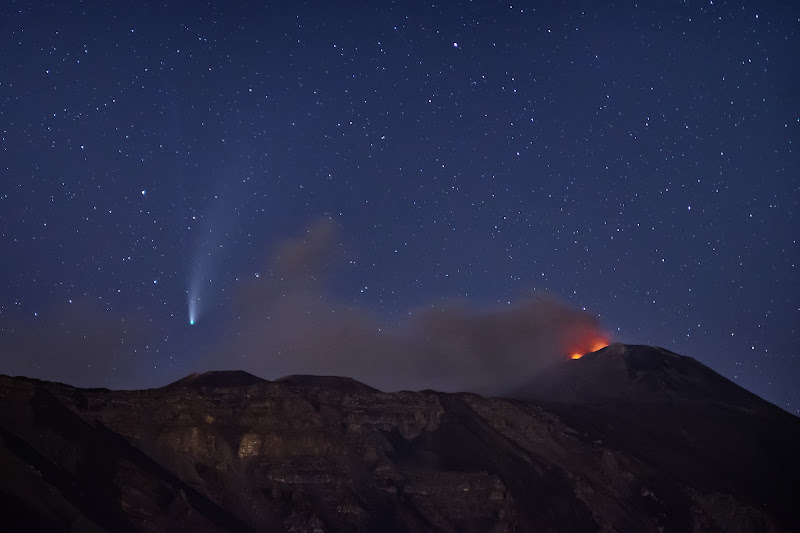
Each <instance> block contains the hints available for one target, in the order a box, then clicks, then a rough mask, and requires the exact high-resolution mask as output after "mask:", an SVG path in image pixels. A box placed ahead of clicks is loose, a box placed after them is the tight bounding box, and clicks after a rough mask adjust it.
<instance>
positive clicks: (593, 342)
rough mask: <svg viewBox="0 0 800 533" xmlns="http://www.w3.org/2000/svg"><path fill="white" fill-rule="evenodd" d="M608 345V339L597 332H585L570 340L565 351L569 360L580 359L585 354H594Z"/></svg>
mask: <svg viewBox="0 0 800 533" xmlns="http://www.w3.org/2000/svg"><path fill="white" fill-rule="evenodd" d="M608 344H609V339H608V337H606V336H605V335H604V334H602V333H600V332H599V331H595V330H592V331H587V332H584V334H583V335H578V337H577V338H576V339H574V340H572V341H571V342H570V343H569V344H568V346H567V350H565V351H566V352H567V353H568V354H569V356H570V358H571V359H580V358H581V357H583V356H584V355H586V354H587V353H591V352H596V351H597V350H600V349H603V348H605V347H606V346H608Z"/></svg>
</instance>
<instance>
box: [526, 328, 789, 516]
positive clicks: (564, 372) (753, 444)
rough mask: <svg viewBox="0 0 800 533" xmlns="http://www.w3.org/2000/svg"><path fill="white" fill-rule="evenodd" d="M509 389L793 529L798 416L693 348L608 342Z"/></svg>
mask: <svg viewBox="0 0 800 533" xmlns="http://www.w3.org/2000/svg"><path fill="white" fill-rule="evenodd" d="M512 396H514V397H515V398H520V399H527V400H531V401H535V402H536V403H537V404H539V405H541V406H543V407H544V408H545V409H547V410H548V411H550V412H553V413H555V414H557V415H558V416H559V417H561V418H562V419H563V420H564V421H565V422H566V423H567V424H569V425H570V426H571V427H573V428H575V429H576V430H578V431H580V432H582V433H583V434H584V435H585V436H586V437H587V438H590V439H592V440H594V441H597V442H602V443H603V444H604V445H605V446H609V447H611V448H613V449H616V450H622V451H625V452H627V453H630V454H632V455H634V456H636V457H638V458H639V459H642V460H643V461H645V462H647V463H649V464H651V465H654V466H656V467H658V468H659V469H661V470H662V471H665V472H668V473H670V474H672V475H673V476H675V477H676V478H678V479H681V480H685V481H686V482H687V483H688V484H689V485H690V486H693V487H695V488H697V489H699V490H701V491H705V492H714V493H724V494H731V495H733V496H735V497H737V498H739V499H741V500H742V501H745V502H750V504H751V505H753V506H756V507H758V508H760V509H763V510H765V511H766V512H768V513H769V514H771V515H773V516H776V517H779V518H780V520H781V522H782V523H784V524H786V525H788V526H790V528H791V529H792V530H800V520H798V517H797V502H800V486H798V484H797V479H798V475H800V455H798V449H800V448H798V444H799V443H800V419H798V418H797V417H795V416H793V415H791V414H789V413H787V412H785V411H783V410H782V409H780V408H778V407H776V406H775V405H773V404H771V403H769V402H766V401H765V400H763V399H761V398H759V397H758V396H756V395H755V394H752V393H751V392H749V391H747V390H745V389H743V388H742V387H740V386H738V385H736V384H735V383H733V382H732V381H730V380H728V379H727V378H725V377H723V376H721V375H719V374H718V373H716V372H714V371H713V370H711V369H710V368H708V367H706V366H705V365H703V364H701V363H699V362H698V361H696V360H695V359H693V358H691V357H686V356H682V355H678V354H675V353H672V352H670V351H668V350H665V349H663V348H654V347H650V346H627V345H624V344H612V345H611V346H608V347H606V348H603V349H602V350H598V351H597V352H594V353H590V354H587V355H585V356H583V357H581V358H580V359H577V360H570V361H565V362H564V363H563V364H560V365H556V366H554V367H551V368H550V369H548V370H547V371H546V372H543V373H541V374H540V375H538V376H537V377H536V378H535V379H534V380H533V381H532V382H531V383H530V384H528V385H527V386H526V387H523V388H522V389H520V390H517V391H515V392H514V393H513V394H512Z"/></svg>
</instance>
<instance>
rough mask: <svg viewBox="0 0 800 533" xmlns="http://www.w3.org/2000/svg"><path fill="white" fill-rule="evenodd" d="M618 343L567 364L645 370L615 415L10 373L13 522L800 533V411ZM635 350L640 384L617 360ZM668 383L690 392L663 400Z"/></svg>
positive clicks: (349, 383) (5, 462) (232, 375)
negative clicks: (701, 383) (703, 391)
mask: <svg viewBox="0 0 800 533" xmlns="http://www.w3.org/2000/svg"><path fill="white" fill-rule="evenodd" d="M609 348H611V349H610V350H607V351H606V352H604V353H603V354H600V355H597V354H598V353H599V352H598V353H595V354H588V355H586V356H584V358H587V359H586V360H585V361H583V362H581V361H582V359H583V358H582V359H581V360H576V361H569V362H568V365H569V366H565V367H563V368H567V369H571V370H574V369H582V368H590V369H592V370H597V368H594V367H593V366H592V365H594V366H597V365H598V364H603V365H605V366H607V367H609V368H610V370H608V369H606V370H607V373H609V374H610V375H612V376H615V379H619V380H622V379H623V378H624V376H627V377H626V378H624V379H627V380H629V381H630V382H631V383H633V385H632V386H631V387H628V388H623V389H620V390H618V391H617V396H618V397H617V398H616V400H617V401H615V402H613V403H603V402H600V403H597V402H595V401H594V400H593V399H592V397H591V395H589V392H590V391H583V392H581V391H578V392H579V393H580V394H578V395H577V396H576V397H577V398H581V399H582V403H572V404H570V403H565V402H558V401H555V400H558V398H557V397H554V398H550V399H549V400H547V399H538V400H525V399H503V398H492V397H483V396H480V395H477V394H472V393H457V394H452V393H441V392H436V391H421V392H411V391H400V392H392V393H386V392H382V391H379V390H376V389H373V388H371V387H369V386H368V385H365V384H362V383H360V382H358V381H355V380H352V379H350V378H340V377H332V376H303V375H299V376H286V377H284V378H281V379H278V380H275V381H269V380H264V379H261V378H259V377H257V376H253V375H252V374H248V373H246V372H241V371H222V372H207V373H202V374H191V375H189V376H187V377H185V378H182V379H180V380H178V381H176V382H173V383H171V384H168V385H166V386H164V387H161V388H158V389H147V390H140V391H109V390H106V389H77V388H74V387H70V386H68V385H61V384H57V383H50V382H42V381H38V380H32V379H29V378H11V377H7V376H0V468H2V469H3V471H5V472H10V473H11V474H12V475H9V476H4V477H2V479H0V512H3V513H4V516H6V517H8V518H7V519H6V522H5V524H7V525H9V527H8V528H7V530H9V531H22V530H26V529H30V527H31V526H32V525H34V524H35V525H36V526H37V527H40V528H44V529H48V530H51V531H68V530H70V529H75V528H77V529H81V530H93V531H112V530H113V531H144V530H147V531H169V530H175V529H181V528H183V529H187V528H188V529H191V530H196V531H240V530H254V531H255V530H269V531H454V530H462V531H496V532H498V533H499V532H501V531H505V532H508V531H528V530H540V529H544V530H548V529H549V530H553V531H592V530H603V531H684V530H695V531H709V532H711V531H790V530H797V529H798V527H800V523H798V520H797V518H796V517H795V516H793V509H794V503H795V502H796V501H797V498H798V496H799V495H798V493H797V492H798V491H797V489H796V488H793V480H796V479H797V474H798V473H800V471H799V470H800V469H799V468H798V465H797V463H796V461H795V460H794V459H793V458H792V457H791V456H787V454H788V453H789V452H792V453H793V448H792V446H791V443H792V442H796V441H793V440H792V439H793V438H794V436H795V435H800V419H797V418H796V417H792V416H791V415H790V414H788V413H787V417H783V416H772V415H770V414H769V413H771V411H767V415H765V414H764V412H763V411H762V410H760V409H754V410H751V411H743V410H741V409H738V408H731V405H733V406H736V405H737V401H733V400H736V398H733V399H732V398H726V399H725V401H723V402H715V401H709V400H708V399H706V400H703V399H702V398H703V397H702V396H698V394H696V391H695V392H692V393H691V394H688V395H687V397H688V398H690V400H689V402H688V403H687V402H684V401H682V400H680V395H676V394H674V392H675V391H674V390H673V389H674V388H675V387H678V389H679V390H680V388H681V387H683V386H691V387H694V386H695V385H696V383H695V382H694V381H692V379H695V378H697V379H699V378H698V376H699V377H703V376H705V378H704V379H707V380H710V383H711V384H712V386H710V387H709V391H710V393H713V392H714V391H718V390H720V386H717V385H715V383H717V378H716V377H714V376H713V375H710V374H707V373H706V371H705V370H703V368H707V367H702V368H701V366H702V365H701V366H697V365H700V363H697V362H696V361H694V360H692V359H691V358H686V357H685V356H679V355H677V354H671V352H667V351H663V350H661V349H655V348H649V347H632V348H630V349H628V347H625V346H623V347H619V346H616V347H615V346H613V345H612V347H609ZM620 350H622V351H623V352H624V351H625V350H628V351H627V352H625V353H619V354H617V352H618V351H620ZM631 350H632V351H631ZM660 350H661V351H660ZM600 352H602V350H601V351H600ZM633 352H636V353H639V352H641V353H639V355H636V354H634V355H633V356H632V355H631V354H633ZM615 354H617V355H615ZM626 354H627V356H632V357H633V361H634V362H633V366H634V367H635V368H634V370H635V372H633V373H632V374H631V375H629V374H628V370H629V369H628V365H627V363H626V364H625V365H624V366H619V365H617V364H616V363H618V362H619V361H618V360H617V359H619V358H617V359H614V358H615V357H617V356H620V357H624V356H626ZM604 355H606V356H610V357H604ZM637 357H640V358H641V357H643V358H644V360H643V361H639V360H637V359H636V358H637ZM665 358H666V359H665ZM676 358H677V359H676ZM664 360H666V361H667V362H671V363H672V364H667V365H664ZM693 361H694V362H693ZM641 363H647V364H644V365H642V364H641ZM683 364H687V365H689V366H688V367H687V368H683V366H680V365H683ZM615 365H616V366H615ZM637 365H638V366H637ZM676 365H678V366H677V367H676ZM664 372H666V373H664ZM712 372H713V371H712ZM565 375H568V374H565ZM652 376H655V377H653V378H652V379H650V378H651V377H652ZM676 376H677V377H678V378H681V376H683V377H686V376H688V377H689V378H692V379H688V378H687V379H684V380H681V379H677V378H676ZM562 377H563V376H562ZM719 377H720V379H724V378H722V377H721V376H719ZM642 378H646V379H644V380H643V379H642ZM662 378H663V379H662ZM670 380H671V381H670ZM687 380H688V381H687ZM576 383H577V384H578V385H580V386H585V387H588V388H592V387H594V386H595V385H597V382H596V381H592V380H588V379H587V380H585V381H580V380H579V381H578V382H576ZM615 383H616V382H615ZM617 384H618V383H617ZM665 384H666V385H669V387H666V390H667V392H670V394H671V395H666V396H663V395H661V396H660V394H661V393H662V392H664V390H665V389H664V386H665ZM687 384H688V385H687ZM576 387H577V386H576ZM637 387H638V388H637ZM670 387H672V388H670ZM691 387H690V389H691ZM578 388H579V387H578ZM642 390H645V391H647V390H653V391H655V394H656V397H657V398H658V399H659V401H643V400H642V399H641V397H642V394H643V392H642ZM691 390H694V389H691ZM731 390H732V391H735V390H736V389H731ZM626 391H627V392H626ZM623 393H626V394H627V393H630V394H632V396H630V397H627V400H626V397H624V396H623V397H619V395H621V394H623ZM725 394H728V393H727V392H726V393H725ZM625 401H627V402H628V404H627V407H626V408H625V409H622V410H620V405H625ZM741 401H744V402H745V403H746V402H747V401H749V400H741ZM686 405H691V406H692V408H691V409H688V410H686V409H684V407H685V406H686ZM769 405H771V404H769ZM773 407H774V406H773ZM775 409H778V408H777V407H775ZM656 420H658V421H659V422H660V423H662V424H663V426H664V428H665V431H666V434H664V432H663V431H662V432H661V433H659V428H658V425H655V426H654V425H653V423H652V422H653V421H656ZM708 429H710V430H711V431H710V433H709V431H707V430H708ZM715 431H720V432H721V433H720V434H719V435H717V434H715V433H714V432H715ZM776 436H777V438H783V439H785V440H786V442H785V443H784V444H783V445H781V444H780V443H778V444H776V443H775V442H774V438H776ZM793 461H795V462H793Z"/></svg>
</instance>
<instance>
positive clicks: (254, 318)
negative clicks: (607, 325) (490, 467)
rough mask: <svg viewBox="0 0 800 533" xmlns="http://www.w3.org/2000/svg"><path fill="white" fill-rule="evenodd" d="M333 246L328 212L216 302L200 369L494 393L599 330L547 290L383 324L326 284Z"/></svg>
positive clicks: (429, 309) (441, 307)
mask: <svg viewBox="0 0 800 533" xmlns="http://www.w3.org/2000/svg"><path fill="white" fill-rule="evenodd" d="M339 250H340V244H339V234H338V231H337V228H336V226H335V224H334V223H332V222H331V221H330V220H328V219H323V220H320V221H318V222H317V223H315V224H314V225H313V226H312V227H311V228H310V229H309V230H308V231H307V232H306V234H305V235H304V236H303V237H302V238H299V239H293V240H289V241H288V242H286V243H284V244H283V245H282V246H280V247H279V248H278V250H277V252H276V253H275V255H274V257H273V259H272V269H271V271H272V273H273V275H272V277H271V279H265V278H258V279H254V280H253V281H251V282H248V283H247V284H245V286H244V287H242V288H241V289H240V290H239V292H238V294H237V295H236V297H235V298H233V299H232V302H231V303H230V304H229V307H228V308H227V309H224V310H222V311H221V313H220V316H223V317H227V319H226V320H228V322H227V326H226V328H225V329H226V331H227V333H226V334H225V335H224V338H223V339H222V340H221V342H220V344H219V345H217V346H216V347H215V348H214V349H213V351H212V353H211V355H210V356H209V357H208V359H207V360H206V366H207V368H208V369H223V368H225V369H243V370H246V371H248V372H251V373H253V374H256V375H258V376H261V377H264V378H267V379H275V378H278V377H281V376H284V375H288V374H317V375H340V376H349V377H352V378H355V379H357V380H359V381H363V382H365V383H367V384H369V385H372V386H374V387H377V388H379V389H382V390H399V389H412V390H420V389H425V388H433V389H437V390H443V391H473V392H479V393H501V392H503V391H506V390H509V389H510V388H513V387H515V386H518V385H520V384H522V383H524V382H526V381H528V380H529V379H530V378H531V377H532V376H533V375H534V374H535V373H537V372H538V371H539V370H541V369H542V368H544V367H546V366H548V365H550V364H552V363H554V362H556V361H560V360H563V359H565V358H566V357H568V355H567V354H569V353H570V351H571V350H573V349H574V347H575V343H576V339H585V338H586V336H587V334H593V335H595V336H598V337H601V338H602V337H604V335H602V333H600V327H599V324H598V322H597V319H596V318H595V317H594V316H592V315H590V314H588V313H585V312H582V311H578V310H575V309H573V308H570V307H568V306H566V305H565V304H562V303H560V302H559V301H557V300H556V299H554V298H551V297H546V296H544V297H543V296H529V297H526V298H523V299H521V301H519V302H518V303H516V304H514V305H507V306H502V307H498V308H496V309H478V308H475V307H473V306H470V305H468V304H466V303H463V302H452V303H442V304H437V305H429V306H425V307H422V308H420V309H417V310H415V311H412V312H411V313H409V315H408V317H407V318H406V319H404V320H403V321H402V322H400V323H394V324H387V323H385V322H382V321H381V320H379V319H378V318H377V317H376V316H375V315H374V314H373V313H370V312H369V311H368V310H365V309H360V308H357V307H354V306H352V305H347V304H345V303H344V302H341V301H337V300H336V299H335V298H333V297H332V296H331V295H330V294H328V293H327V292H326V291H325V290H324V280H325V273H326V272H327V271H328V270H329V268H330V265H331V262H332V260H333V259H334V258H335V257H336V256H337V253H338V252H339Z"/></svg>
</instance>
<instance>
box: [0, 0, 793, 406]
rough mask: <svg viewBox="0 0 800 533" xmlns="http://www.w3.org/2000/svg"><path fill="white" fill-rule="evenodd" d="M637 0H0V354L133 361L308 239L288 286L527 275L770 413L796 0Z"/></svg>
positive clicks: (522, 282)
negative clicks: (723, 380) (309, 259)
mask: <svg viewBox="0 0 800 533" xmlns="http://www.w3.org/2000/svg"><path fill="white" fill-rule="evenodd" d="M650 4H651V3H647V2H645V3H632V2H624V1H623V2H614V3H605V2H603V3H597V2H547V3H542V6H540V7H536V8H534V7H532V6H531V4H530V3H520V4H516V3H513V2H504V3H498V2H455V1H452V2H445V3H441V4H440V3H431V2H428V3H421V2H388V1H381V0H378V1H376V2H363V3H352V4H351V3H344V4H341V5H340V4H339V3H336V5H334V3H331V2H278V3H269V4H262V3H255V2H253V3H249V2H248V3H245V2H232V3H223V2H216V3H213V4H212V3H195V2H192V3H189V2H168V3H152V2H145V3H142V2H136V3H121V2H113V3H111V2H82V3H77V2H54V3H46V2H25V1H23V2H19V1H11V2H4V3H3V6H2V7H0V39H2V45H0V129H1V131H0V135H1V138H0V255H1V256H2V260H0V350H2V353H0V373H9V374H26V375H30V376H34V377H41V378H45V379H55V380H62V381H67V382H69V383H73V384H76V385H95V386H97V385H104V386H110V387H133V386H137V387H138V386H160V385H163V384H165V383H166V382H168V381H171V380H173V379H177V378H179V377H181V376H183V375H185V374H187V373H188V372H191V371H193V370H197V369H200V368H202V367H204V366H208V359H207V357H206V356H205V355H203V354H204V350H205V349H206V348H207V347H208V346H214V345H219V344H220V343H222V344H224V342H227V341H224V342H223V341H220V340H219V339H220V338H223V337H224V338H226V339H231V338H236V337H237V336H240V334H241V332H240V329H239V328H240V326H237V324H241V323H244V322H246V321H247V318H248V317H246V316H243V315H244V314H247V310H248V309H252V306H249V307H248V305H249V304H248V305H243V304H241V302H242V301H243V299H244V300H246V299H247V295H248V294H260V293H259V292H258V291H259V289H257V287H260V285H258V283H260V282H262V281H263V282H264V283H267V282H269V283H272V285H270V287H272V288H271V289H269V291H272V292H270V294H273V293H275V294H278V293H280V294H285V290H286V289H285V287H283V288H282V286H280V285H275V283H277V282H278V281H282V280H284V277H288V276H289V274H287V273H286V272H285V271H284V270H282V269H283V268H284V267H286V265H285V263H286V261H283V262H281V260H280V258H278V260H276V254H277V255H278V256H280V253H278V252H276V251H280V250H283V251H284V252H286V251H287V250H289V252H287V253H289V255H291V253H295V252H296V254H295V255H297V254H299V255H303V254H306V255H304V256H303V257H306V256H307V255H308V254H309V253H311V255H313V252H314V249H315V246H316V244H314V243H317V244H319V246H317V248H325V247H326V246H327V247H328V248H331V249H333V250H334V252H335V253H334V254H333V255H335V256H336V260H335V261H332V262H325V263H324V264H323V265H322V266H321V267H320V268H316V267H315V269H314V271H313V272H309V271H306V272H305V274H306V275H307V276H308V277H309V279H312V280H313V281H314V283H315V284H316V283H319V284H321V285H324V287H325V288H324V296H321V294H323V293H322V292H321V291H322V289H317V288H315V289H314V292H313V294H314V296H308V294H311V293H308V291H307V292H306V293H304V294H306V296H304V298H299V299H295V304H297V305H296V306H300V304H299V303H298V302H300V303H302V302H304V301H305V302H308V301H310V300H314V301H316V300H325V301H335V302H336V303H335V305H334V307H335V309H337V310H340V311H341V310H343V311H345V312H347V313H351V314H353V313H355V314H358V315H359V316H360V315H368V316H369V317H370V318H369V320H370V321H371V322H369V323H370V324H373V323H374V324H386V325H391V324H396V323H400V322H403V321H404V320H405V319H404V317H407V316H408V315H409V314H414V315H415V316H420V315H419V313H417V312H416V311H414V310H419V309H426V308H430V307H431V306H435V305H438V303H437V302H442V301H452V300H456V301H459V302H466V303H464V304H463V305H465V306H468V307H469V309H470V311H469V313H472V314H480V313H481V312H482V311H481V310H483V309H490V310H493V311H491V312H493V313H499V312H502V311H499V310H500V309H502V308H503V306H509V308H514V309H519V307H514V306H516V305H519V304H518V302H520V301H522V300H524V299H525V298H526V296H525V295H527V294H530V293H531V292H532V291H533V292H535V293H546V294H547V295H548V298H552V299H553V300H554V301H557V302H558V304H553V305H557V306H558V307H559V309H561V307H569V308H570V309H574V310H575V312H580V313H582V312H583V311H584V310H585V311H586V314H587V315H591V316H592V317H593V318H597V320H599V323H600V324H602V328H603V329H604V330H605V331H607V332H608V333H609V335H610V337H611V338H612V339H613V340H616V341H620V342H626V343H643V344H654V345H659V346H663V347H665V348H667V349H670V350H673V351H675V352H678V353H681V354H685V355H690V356H693V357H695V358H696V359H698V360H699V361H701V362H703V363H705V364H706V365H708V366H710V367H712V368H713V369H715V370H716V371H718V372H719V373H721V374H723V375H724V376H726V377H728V378H730V379H733V380H735V381H736V382H737V383H739V384H740V385H742V386H743V387H745V388H747V389H749V390H751V391H753V392H755V393H757V394H758V395H760V396H762V397H764V398H766V399H768V400H770V401H772V402H773V403H776V404H777V405H780V406H781V407H783V408H785V409H787V410H789V411H790V412H793V413H800V391H798V387H797V383H798V382H800V331H799V329H798V328H800V278H798V268H797V264H798V261H800V255H799V254H798V243H797V237H798V228H800V225H798V220H797V216H798V207H799V205H798V204H799V203H800V194H799V193H800V164H799V163H800V161H798V156H797V152H796V149H795V147H794V143H795V142H796V141H798V139H800V137H798V130H799V129H800V68H798V66H799V65H798V62H797V50H800V39H798V31H800V8H799V7H798V6H797V4H796V3H794V2H780V1H776V2H724V1H717V0H715V1H711V2H709V1H708V0H706V1H697V2H695V1H684V2H678V1H670V2H658V3H655V4H656V5H650ZM320 220H322V221H323V222H320ZM320 225H321V226H320ZM320 227H322V229H319V228H320ZM314 228H317V229H314ZM331 228H335V229H331ZM320 235H322V236H321V237H320ZM304 236H306V238H305V240H304ZM309 236H310V237H309ZM309 239H310V240H311V241H314V242H312V243H311V245H310V248H311V249H312V250H311V252H309V250H308V248H309V246H308V244H309V243H308V240H309ZM330 242H334V243H335V244H333V245H331V246H329V245H328V244H329V243H330ZM299 243H300V244H299ZM302 243H305V248H302ZM287 247H288V248H287ZM300 248H302V249H300ZM292 250H294V252H292ZM298 250H299V251H298ZM284 255H285V254H284ZM329 255H330V254H329ZM328 263H336V264H335V266H331V265H329V264H328ZM303 265H304V266H303V268H305V267H306V266H307V265H306V263H303ZM306 270H308V269H306ZM318 278H319V279H318ZM322 278H324V280H323V279H322ZM270 280H271V281H270ZM276 280H278V281H276ZM315 287H316V285H315ZM269 291H267V292H269ZM237 302H238V303H237ZM300 307H301V308H302V306H300ZM318 308H319V306H317V307H315V309H318ZM324 309H325V310H326V312H328V311H331V312H333V309H329V308H328V307H325V308H324ZM293 312H294V313H295V314H294V315H292V316H293V317H295V318H297V320H302V316H303V313H304V312H306V311H302V310H301V311H297V310H295V311H293ZM315 312H317V314H319V313H318V311H315ZM306 313H307V314H309V315H311V314H312V313H311V312H306ZM190 315H191V316H190ZM422 316H424V315H422ZM190 319H191V320H192V321H194V322H195V323H194V324H193V325H190ZM293 321H294V318H293ZM251 326H252V325H251ZM241 327H244V326H241ZM249 327H250V326H249ZM255 327H256V328H258V327H259V326H255ZM334 329H336V328H334ZM307 333H308V332H307V331H306V332H305V334H307ZM252 344H253V343H252V342H250V343H248V346H250V347H251V348H252ZM267 346H268V345H267ZM284 348H286V347H285V346H284ZM317 348H318V349H320V350H324V346H322V347H317ZM265 349H267V348H265ZM236 350H240V351H242V350H243V349H242V348H241V346H238V347H237V348H236ZM251 352H252V350H250V351H249V352H248V353H247V354H245V353H244V351H242V357H244V356H245V355H248V356H250V357H252V356H253V354H252V353H251ZM237 353H238V352H237ZM271 356H272V354H266V355H264V357H267V358H269V357H271ZM397 357H402V355H398V356H397ZM456 364H457V363H456ZM227 366H237V365H236V359H234V360H233V361H231V360H228V365H227ZM238 366H240V367H244V368H247V365H246V364H243V365H238ZM312 366H313V365H312ZM260 368H261V374H262V375H263V376H264V377H267V378H274V377H278V376H277V375H266V374H269V365H267V366H266V367H264V366H262V367H260ZM314 370H315V369H314V368H308V369H307V370H306V372H307V373H315V372H314ZM276 372H278V370H276Z"/></svg>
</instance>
